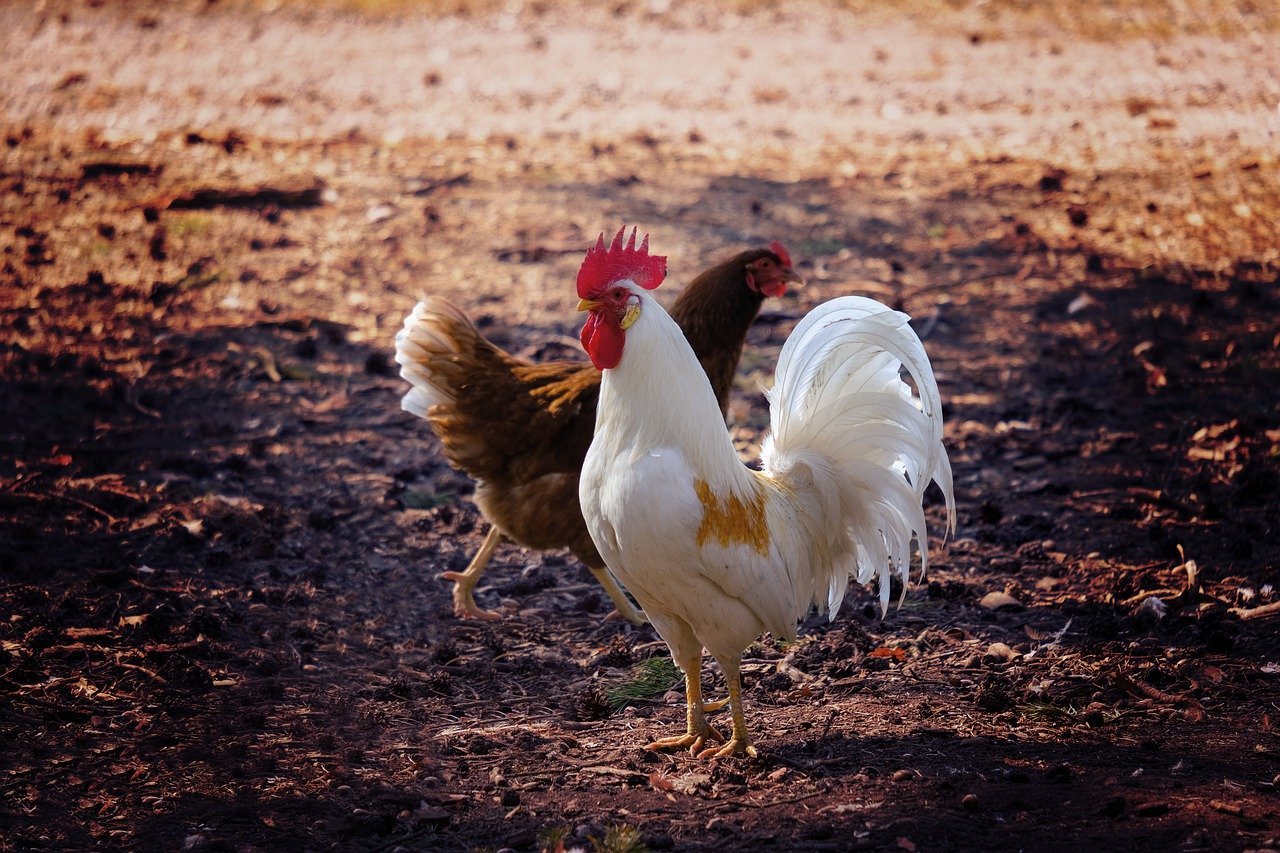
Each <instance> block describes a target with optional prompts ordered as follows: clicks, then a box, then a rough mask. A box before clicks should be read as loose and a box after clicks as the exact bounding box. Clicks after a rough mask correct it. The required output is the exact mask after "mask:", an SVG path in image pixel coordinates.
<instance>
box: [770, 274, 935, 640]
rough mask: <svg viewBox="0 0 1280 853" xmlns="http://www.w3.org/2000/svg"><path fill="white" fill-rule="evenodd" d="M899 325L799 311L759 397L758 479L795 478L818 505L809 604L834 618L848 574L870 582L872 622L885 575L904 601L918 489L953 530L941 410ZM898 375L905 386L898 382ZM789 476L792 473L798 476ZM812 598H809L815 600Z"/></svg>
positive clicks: (873, 310)
mask: <svg viewBox="0 0 1280 853" xmlns="http://www.w3.org/2000/svg"><path fill="white" fill-rule="evenodd" d="M908 319H909V318H908V317H907V315H905V314H903V313H901V312H899V311H894V310H892V309H890V308H887V307H885V306H884V305H881V304H880V303H878V302H875V301H873V300H871V299H865V298H863V297H858V296H846V297H842V298H840V299H835V300H832V301H830V302H826V303H824V304H822V305H820V306H818V307H817V308H815V309H814V310H813V311H811V312H809V314H808V315H806V316H805V318H804V319H803V320H801V321H800V323H799V324H798V325H797V326H796V328H795V331H793V332H792V333H791V336H790V337H789V338H788V339H787V342H786V344H785V345H784V346H783V348H782V354H781V355H780V356H779V358H778V368H777V372H776V374H775V380H774V386H773V390H772V391H770V393H769V401H770V408H771V418H772V430H771V435H770V436H769V437H768V438H767V439H766V440H765V445H764V448H763V453H762V455H763V461H764V464H765V468H766V469H767V470H768V471H769V472H770V473H771V474H772V475H774V476H776V477H778V478H779V479H782V480H784V481H785V480H786V478H787V475H788V472H790V471H798V470H801V469H802V470H803V472H804V474H803V476H804V478H805V479H806V481H807V480H808V478H810V477H812V481H813V483H814V485H815V486H816V488H817V491H818V493H819V494H820V495H822V496H823V497H822V503H823V506H824V507H825V509H826V513H825V514H826V516H827V518H826V519H825V521H826V522H827V525H826V526H825V527H824V529H827V530H834V531H841V532H842V535H837V538H836V540H835V541H833V542H831V543H830V548H831V550H832V555H833V557H834V558H835V559H834V561H833V563H834V564H833V566H832V574H831V576H830V577H829V578H814V579H813V580H814V581H815V584H816V589H815V593H821V592H825V593H826V594H825V595H824V596H822V598H825V601H822V600H821V599H819V600H818V601H816V602H815V603H817V604H819V605H822V604H825V605H826V609H828V610H830V612H831V613H832V614H833V615H834V613H835V611H836V610H837V609H839V606H840V601H841V600H842V598H843V597H844V593H845V589H846V586H847V584H848V577H849V575H850V574H855V575H856V576H857V578H858V581H859V582H860V583H866V582H867V581H869V580H871V578H872V577H873V576H874V575H876V574H878V575H879V581H880V603H881V609H882V611H883V610H884V609H886V608H887V607H888V601H889V585H890V578H891V576H892V574H893V573H894V572H895V571H896V572H897V573H898V574H899V576H900V577H901V579H902V581H903V588H904V590H905V587H906V582H907V580H908V577H909V570H910V563H911V551H912V543H913V542H915V543H916V546H917V547H918V550H919V551H920V570H921V574H923V573H924V571H925V570H926V569H927V567H928V541H927V539H926V534H925V519H924V510H923V507H922V503H921V502H922V498H923V496H924V491H925V489H926V488H927V487H928V485H929V481H930V480H933V481H935V482H937V484H938V486H939V487H940V488H941V490H942V493H943V495H944V496H945V499H946V507H947V518H948V529H949V530H954V527H955V499H954V496H953V494H952V491H953V490H952V480H951V464H950V462H949V461H948V459H947V453H946V449H945V448H944V447H943V445H942V399H941V396H940V395H939V393H938V384H937V381H936V380H935V379H934V375H933V369H932V368H931V367H930V365H929V358H928V356H927V355H926V354H925V351H924V346H923V345H922V344H921V343H920V338H919V337H918V336H917V335H916V333H915V331H914V330H912V328H911V326H910V325H909V323H908ZM904 368H905V370H906V372H907V374H908V375H909V376H910V378H911V381H912V383H913V384H914V386H915V391H914V392H913V391H912V388H911V386H910V385H908V384H907V383H905V382H904V381H903V380H902V370H903V369H904ZM798 466H800V467H798ZM815 597H816V596H815Z"/></svg>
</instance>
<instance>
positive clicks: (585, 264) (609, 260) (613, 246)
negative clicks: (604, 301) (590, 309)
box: [578, 225, 667, 299]
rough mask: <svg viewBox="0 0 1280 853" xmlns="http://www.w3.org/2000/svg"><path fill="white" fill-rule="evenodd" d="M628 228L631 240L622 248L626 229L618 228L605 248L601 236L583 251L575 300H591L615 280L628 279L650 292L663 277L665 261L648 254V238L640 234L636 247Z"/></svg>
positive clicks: (633, 231) (664, 258) (633, 230)
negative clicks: (637, 246) (576, 298)
mask: <svg viewBox="0 0 1280 853" xmlns="http://www.w3.org/2000/svg"><path fill="white" fill-rule="evenodd" d="M637 230H639V229H636V228H632V229H631V239H630V240H629V241H627V244H626V245H625V246H624V245H623V244H622V237H623V235H624V234H625V233H626V231H627V227H626V226H625V225H624V226H623V227H621V228H619V229H618V233H617V234H616V235H615V236H614V238H613V242H612V243H610V244H609V246H608V247H607V248H606V247H605V245H604V234H601V235H600V237H599V238H598V239H597V240H596V244H595V245H594V246H592V247H591V248H590V249H588V250H587V256H586V257H585V258H583V259H582V266H581V267H580V268H579V269H578V297H579V298H581V299H591V298H592V297H595V296H599V295H600V294H601V293H603V292H604V289H605V288H606V287H608V286H609V285H611V284H613V283H614V282H617V281H622V280H623V279H624V278H629V279H631V280H632V281H634V282H635V283H636V284H638V285H640V286H641V287H643V288H644V289H645V290H653V289H654V288H655V287H657V286H658V285H660V284H662V280H663V279H664V278H666V277H667V259H666V257H665V256H662V255H651V254H649V235H648V234H646V235H644V239H643V240H641V241H640V248H638V249H637V248H636V231H637Z"/></svg>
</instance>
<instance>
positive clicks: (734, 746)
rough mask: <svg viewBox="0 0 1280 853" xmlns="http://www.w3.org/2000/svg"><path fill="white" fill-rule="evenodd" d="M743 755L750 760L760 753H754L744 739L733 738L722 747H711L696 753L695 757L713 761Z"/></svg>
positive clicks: (753, 748)
mask: <svg viewBox="0 0 1280 853" xmlns="http://www.w3.org/2000/svg"><path fill="white" fill-rule="evenodd" d="M744 754H745V755H749V756H751V757H752V758H755V757H757V756H758V755H759V754H760V753H758V752H757V751H756V748H755V747H754V746H752V745H751V744H749V743H747V740H746V738H737V737H735V738H731V739H730V740H729V742H728V743H726V744H725V745H724V746H722V747H720V748H718V749H717V748H716V747H714V746H713V747H711V748H710V749H704V750H702V751H701V752H699V753H697V756H698V757H699V758H712V759H715V758H729V757H730V756H733V755H744Z"/></svg>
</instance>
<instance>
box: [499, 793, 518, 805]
mask: <svg viewBox="0 0 1280 853" xmlns="http://www.w3.org/2000/svg"><path fill="white" fill-rule="evenodd" d="M518 805H520V792H519V791H514V790H507V791H505V792H503V794H502V807H503V808H504V809H514V808H515V807H516V806H518Z"/></svg>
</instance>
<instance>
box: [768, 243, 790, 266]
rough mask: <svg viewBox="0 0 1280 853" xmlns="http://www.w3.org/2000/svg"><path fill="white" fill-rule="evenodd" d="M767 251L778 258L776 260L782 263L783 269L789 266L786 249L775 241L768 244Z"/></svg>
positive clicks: (788, 256)
mask: <svg viewBox="0 0 1280 853" xmlns="http://www.w3.org/2000/svg"><path fill="white" fill-rule="evenodd" d="M769 251H771V252H773V253H774V254H775V255H777V256H778V260H780V261H782V265H783V266H784V267H789V266H791V256H790V255H788V254H787V249H786V247H785V246H783V245H782V244H781V243H779V242H778V241H777V240H774V241H773V242H772V243H770V244H769Z"/></svg>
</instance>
